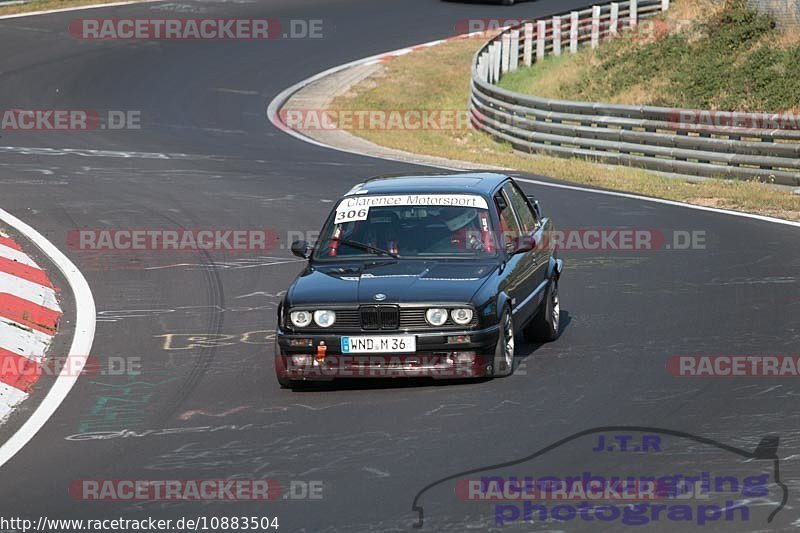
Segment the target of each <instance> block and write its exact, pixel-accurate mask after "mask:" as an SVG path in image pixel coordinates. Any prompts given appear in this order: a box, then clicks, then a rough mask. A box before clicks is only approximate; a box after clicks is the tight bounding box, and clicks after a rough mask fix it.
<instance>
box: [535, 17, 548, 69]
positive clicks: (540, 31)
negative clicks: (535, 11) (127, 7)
mask: <svg viewBox="0 0 800 533" xmlns="http://www.w3.org/2000/svg"><path fill="white" fill-rule="evenodd" d="M546 33H547V22H545V21H544V20H538V21H536V59H537V60H540V59H544V39H545V35H546Z"/></svg>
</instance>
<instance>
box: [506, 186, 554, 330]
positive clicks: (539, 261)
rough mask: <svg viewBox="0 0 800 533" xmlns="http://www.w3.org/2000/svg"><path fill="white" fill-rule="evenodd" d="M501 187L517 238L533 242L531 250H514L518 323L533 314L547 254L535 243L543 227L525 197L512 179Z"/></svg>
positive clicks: (539, 299)
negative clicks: (515, 256) (513, 217)
mask: <svg viewBox="0 0 800 533" xmlns="http://www.w3.org/2000/svg"><path fill="white" fill-rule="evenodd" d="M502 191H503V195H504V196H505V198H507V200H508V202H509V204H510V206H511V208H512V209H513V211H514V213H515V215H516V218H517V221H518V226H519V233H520V237H519V239H520V241H523V242H530V243H534V244H535V246H534V247H533V249H532V250H530V251H528V252H523V253H520V254H517V255H518V256H519V269H520V272H519V276H520V278H521V280H520V286H521V289H522V290H521V291H520V294H519V295H518V297H517V298H516V299H517V312H518V314H519V315H520V319H518V322H520V323H522V322H526V321H527V320H528V319H529V318H532V317H533V315H534V314H535V313H536V310H537V308H538V304H539V303H540V302H541V300H542V297H543V295H544V292H545V291H544V282H545V277H546V275H547V265H548V262H549V261H550V258H549V254H548V251H547V247H546V246H539V244H540V243H542V242H543V227H542V224H541V222H540V221H539V217H538V216H537V215H536V212H535V211H534V209H533V207H532V206H531V204H530V202H528V198H527V197H526V196H525V195H524V194H523V193H522V191H521V190H520V189H519V187H517V185H516V184H515V183H514V182H512V181H507V182H506V183H505V185H503V189H502Z"/></svg>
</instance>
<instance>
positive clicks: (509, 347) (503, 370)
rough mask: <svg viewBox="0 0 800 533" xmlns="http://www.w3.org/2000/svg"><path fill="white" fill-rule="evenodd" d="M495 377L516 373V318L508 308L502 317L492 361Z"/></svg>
mask: <svg viewBox="0 0 800 533" xmlns="http://www.w3.org/2000/svg"><path fill="white" fill-rule="evenodd" d="M492 369H493V375H494V377H505V376H510V375H511V374H513V373H514V319H513V318H512V317H511V311H510V310H509V309H508V308H506V309H505V310H504V311H503V314H502V315H501V317H500V332H499V334H498V335H497V346H496V347H495V350H494V362H493V363H492Z"/></svg>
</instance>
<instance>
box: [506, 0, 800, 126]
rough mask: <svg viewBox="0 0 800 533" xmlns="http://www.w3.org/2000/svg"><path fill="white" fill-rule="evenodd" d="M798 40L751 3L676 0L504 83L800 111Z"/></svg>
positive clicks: (618, 99) (703, 105)
mask: <svg viewBox="0 0 800 533" xmlns="http://www.w3.org/2000/svg"><path fill="white" fill-rule="evenodd" d="M798 65H800V40H798V39H797V37H796V36H793V35H785V34H783V33H781V32H780V31H779V30H777V29H775V24H774V21H773V20H772V19H771V18H770V17H768V16H766V15H762V14H759V13H758V12H756V11H753V10H750V9H747V8H746V7H745V2H744V0H727V1H725V2H723V3H722V4H720V5H716V4H712V3H710V2H709V1H708V0H678V1H677V2H674V7H673V9H672V10H671V11H669V12H667V13H666V14H664V15H662V16H660V17H659V18H658V19H655V20H649V21H648V20H646V21H643V22H642V24H641V25H640V27H639V28H638V29H637V30H635V31H630V30H629V31H626V32H623V33H622V34H621V35H620V37H618V38H616V39H613V40H611V41H609V42H607V43H604V44H603V45H602V46H600V47H599V48H598V49H597V50H591V49H589V48H585V49H582V50H581V51H579V52H578V53H577V54H574V55H565V56H562V57H558V58H547V59H546V60H545V61H543V62H541V63H538V64H537V65H535V66H534V67H533V68H530V69H523V70H521V71H518V72H516V73H512V74H508V75H506V76H505V77H504V78H503V79H502V81H501V83H500V85H501V86H503V87H505V88H508V89H511V90H514V91H518V92H524V93H531V94H536V95H537V96H542V97H547V98H558V99H565V100H587V101H595V102H610V103H628V104H647V105H657V106H668V107H688V108H699V109H719V110H726V111H786V110H795V111H797V110H800V90H798V87H800V69H799V68H798Z"/></svg>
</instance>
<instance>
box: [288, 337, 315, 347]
mask: <svg viewBox="0 0 800 533" xmlns="http://www.w3.org/2000/svg"><path fill="white" fill-rule="evenodd" d="M289 346H299V347H302V348H308V347H309V346H314V341H313V340H311V339H289Z"/></svg>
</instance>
